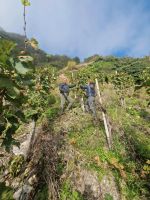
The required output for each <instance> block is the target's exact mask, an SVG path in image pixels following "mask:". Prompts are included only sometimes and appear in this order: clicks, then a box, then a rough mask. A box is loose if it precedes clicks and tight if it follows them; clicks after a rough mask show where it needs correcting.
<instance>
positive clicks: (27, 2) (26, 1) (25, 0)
mask: <svg viewBox="0 0 150 200" xmlns="http://www.w3.org/2000/svg"><path fill="white" fill-rule="evenodd" d="M21 2H22V4H23V5H24V6H30V5H31V4H30V1H29V0H21Z"/></svg>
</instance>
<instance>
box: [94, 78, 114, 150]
mask: <svg viewBox="0 0 150 200" xmlns="http://www.w3.org/2000/svg"><path fill="white" fill-rule="evenodd" d="M95 82H96V89H97V95H98V97H99V103H100V104H101V105H102V98H101V94H100V89H99V84H98V80H97V78H96V79H95ZM102 117H103V121H104V127H105V133H106V137H107V142H108V147H109V149H111V138H110V135H111V134H110V132H109V127H108V124H107V117H106V114H105V113H104V111H102Z"/></svg>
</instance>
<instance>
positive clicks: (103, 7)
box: [0, 0, 150, 59]
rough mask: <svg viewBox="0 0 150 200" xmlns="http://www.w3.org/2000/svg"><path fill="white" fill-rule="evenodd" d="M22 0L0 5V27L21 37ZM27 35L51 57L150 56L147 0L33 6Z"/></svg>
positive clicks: (69, 0) (36, 1) (2, 0)
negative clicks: (59, 55)
mask: <svg viewBox="0 0 150 200" xmlns="http://www.w3.org/2000/svg"><path fill="white" fill-rule="evenodd" d="M20 1H21V0H0V26H1V27H3V28H4V29H5V30H6V31H10V32H17V33H21V34H23V7H22V5H21V3H20ZM27 34H28V37H35V38H36V39H37V40H38V41H39V43H40V47H41V48H42V49H43V50H45V51H46V52H47V53H50V54H66V55H69V56H72V57H74V56H79V57H80V58H81V59H83V58H85V57H88V56H91V55H93V54H100V55H117V56H134V57H142V56H145V55H149V54H150V0H44V1H43V0H31V6H30V7H28V8H27Z"/></svg>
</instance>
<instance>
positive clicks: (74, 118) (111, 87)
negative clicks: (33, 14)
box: [0, 56, 150, 200]
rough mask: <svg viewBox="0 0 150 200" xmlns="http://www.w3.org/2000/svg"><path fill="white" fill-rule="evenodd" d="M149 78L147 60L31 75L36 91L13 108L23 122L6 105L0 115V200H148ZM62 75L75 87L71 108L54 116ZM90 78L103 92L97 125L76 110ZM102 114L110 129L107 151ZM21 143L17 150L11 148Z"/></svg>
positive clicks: (93, 63) (93, 62) (100, 62)
mask: <svg viewBox="0 0 150 200" xmlns="http://www.w3.org/2000/svg"><path fill="white" fill-rule="evenodd" d="M149 72H150V62H149V58H148V57H145V58H116V57H112V56H109V57H101V56H96V58H95V57H91V58H89V59H87V60H86V62H85V63H82V64H78V65H70V66H69V65H68V66H67V67H65V68H63V69H61V70H58V68H55V67H53V66H52V65H50V64H48V63H47V64H46V65H44V66H41V67H39V68H37V69H36V71H35V72H34V73H33V74H32V80H33V82H34V84H33V85H32V86H30V87H29V88H28V89H27V88H25V89H24V90H23V89H22V90H23V93H24V94H25V96H26V101H25V102H23V103H22V105H21V107H18V109H20V110H22V111H23V113H24V117H23V116H22V118H23V119H21V117H20V115H17V113H15V111H14V110H15V109H16V107H15V106H18V105H14V104H13V103H11V104H7V105H4V106H5V109H8V107H9V105H11V106H12V105H13V106H14V108H15V109H14V110H13V109H12V110H11V109H10V107H9V109H8V110H7V111H8V112H7V113H3V115H4V119H7V123H6V128H5V129H4V121H5V120H4V121H2V122H1V124H0V128H1V130H2V133H3V135H2V136H3V137H4V136H5V137H4V138H1V139H2V140H3V139H4V142H3V145H4V146H5V145H6V144H7V145H8V146H7V147H9V150H10V152H8V153H6V151H4V149H3V148H1V149H0V156H1V158H2V159H1V164H0V167H1V175H0V182H1V183H0V186H1V187H0V188H1V189H0V199H1V200H11V199H13V194H14V195H15V199H19V198H21V199H35V200H36V199H39V200H46V199H52V200H57V199H60V200H102V199H104V200H132V199H134V200H141V199H142V200H147V199H149V197H150V193H149V173H150V123H149V122H150V107H149V105H150V101H149V91H150V90H149V89H150V88H149V86H150V82H149V78H150V77H149ZM62 73H64V74H65V75H66V76H67V77H68V78H69V79H70V82H71V83H76V87H75V88H74V89H72V90H71V96H72V97H73V98H74V99H75V102H74V105H73V108H72V109H71V110H69V111H65V112H64V114H62V115H60V99H59V91H58V77H59V75H60V74H62ZM89 79H90V80H93V81H95V79H97V80H98V82H99V87H100V92H101V98H102V105H100V104H99V99H98V98H99V97H98V96H96V110H97V116H98V121H97V123H94V122H93V118H92V116H91V114H90V113H86V112H84V111H83V110H82V106H83V105H81V99H82V98H83V99H84V100H85V97H84V93H83V91H82V90H81V89H80V85H82V84H86V83H87V81H88V80H89ZM8 91H9V90H8ZM2 92H3V91H2ZM17 98H19V97H16V99H17ZM83 99H82V100H83ZM102 112H104V113H105V116H106V117H107V122H109V123H108V124H109V130H111V148H109V146H108V140H107V138H106V134H105V127H104V122H103V117H102ZM3 115H2V116H3ZM16 115H17V116H18V117H17V119H18V118H20V120H19V121H17V120H16V117H15V116H16ZM8 122H9V123H8ZM10 124H11V125H10ZM18 124H19V125H18ZM13 125H15V127H16V126H17V128H16V129H14V127H13ZM12 127H13V129H11V128H12ZM9 130H11V131H9ZM14 130H16V131H15V132H16V133H15V134H14ZM12 131H13V132H12ZM10 135H11V136H12V138H14V139H15V140H14V139H13V140H12V138H11V139H10ZM19 143H20V149H19V148H18V147H16V146H15V145H14V144H17V145H18V144H19ZM12 146H13V147H12Z"/></svg>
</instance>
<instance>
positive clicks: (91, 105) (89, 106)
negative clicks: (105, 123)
mask: <svg viewBox="0 0 150 200" xmlns="http://www.w3.org/2000/svg"><path fill="white" fill-rule="evenodd" d="M80 88H81V89H83V90H85V92H86V97H87V99H86V102H85V109H86V111H87V112H89V111H92V114H93V117H94V118H95V119H97V115H96V107H95V96H96V91H95V83H94V82H93V81H89V83H88V84H87V85H85V86H82V85H81V86H80Z"/></svg>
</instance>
